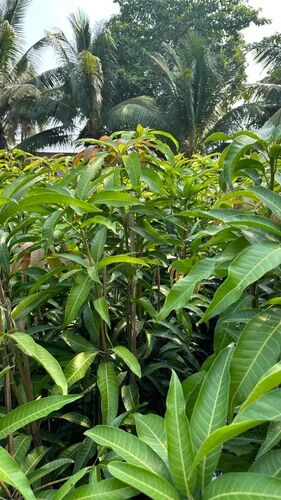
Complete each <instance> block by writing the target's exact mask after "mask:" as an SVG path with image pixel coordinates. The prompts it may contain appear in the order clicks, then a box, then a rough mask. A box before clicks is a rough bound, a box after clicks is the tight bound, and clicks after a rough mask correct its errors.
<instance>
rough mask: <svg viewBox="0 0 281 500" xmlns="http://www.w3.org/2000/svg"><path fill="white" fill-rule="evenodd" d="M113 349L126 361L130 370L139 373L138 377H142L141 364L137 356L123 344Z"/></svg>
mask: <svg viewBox="0 0 281 500" xmlns="http://www.w3.org/2000/svg"><path fill="white" fill-rule="evenodd" d="M112 351H113V352H114V353H115V354H117V356H119V358H121V359H122V360H123V361H124V363H125V364H126V365H127V366H128V368H130V370H131V371H132V372H133V373H134V374H135V375H137V377H139V378H141V366H140V364H139V362H138V360H137V358H136V356H135V355H134V354H133V353H132V352H130V351H129V349H127V347H124V346H122V345H119V346H117V347H113V349H112Z"/></svg>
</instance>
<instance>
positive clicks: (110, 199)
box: [91, 190, 142, 211]
mask: <svg viewBox="0 0 281 500" xmlns="http://www.w3.org/2000/svg"><path fill="white" fill-rule="evenodd" d="M91 201H92V202H93V203H95V204H96V205H108V206H109V207H110V206H113V207H130V206H132V205H142V202H141V201H140V200H138V199H137V198H134V196H132V195H131V194H128V193H120V192H119V191H109V190H106V191H101V192H100V193H96V194H94V195H93V196H92V197H91ZM93 211H94V210H93Z"/></svg>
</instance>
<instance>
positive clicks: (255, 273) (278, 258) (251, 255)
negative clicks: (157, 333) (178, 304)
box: [200, 243, 281, 323]
mask: <svg viewBox="0 0 281 500" xmlns="http://www.w3.org/2000/svg"><path fill="white" fill-rule="evenodd" d="M280 264H281V246H280V245H278V244H275V243H258V244H256V245H252V246H250V247H247V248H245V249H244V250H243V251H242V252H241V253H240V254H239V255H238V256H237V257H236V259H234V261H233V262H232V263H231V264H230V266H229V270H228V277H227V279H226V280H225V281H224V283H223V284H222V285H221V286H220V287H219V289H218V290H217V291H216V293H215V295H214V298H213V300H212V302H211V303H210V305H209V307H208V309H207V311H206V312H205V314H204V315H203V317H202V318H201V320H200V323H202V322H203V321H207V320H208V319H210V318H213V317H214V316H216V315H217V314H219V313H221V312H222V311H224V310H225V309H226V308H227V307H229V306H230V305H231V304H233V303H234V302H236V301H237V300H238V299H239V298H240V297H241V295H242V293H243V291H244V290H245V288H247V287H248V286H249V285H250V284H251V283H254V282H255V281H257V280H258V279H260V278H261V277H262V276H264V275H265V274H266V273H267V272H268V271H271V270H272V269H274V268H275V267H277V266H279V265H280Z"/></svg>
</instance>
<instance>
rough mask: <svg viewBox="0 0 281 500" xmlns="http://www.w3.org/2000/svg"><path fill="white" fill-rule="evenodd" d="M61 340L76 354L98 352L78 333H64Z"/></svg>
mask: <svg viewBox="0 0 281 500" xmlns="http://www.w3.org/2000/svg"><path fill="white" fill-rule="evenodd" d="M61 338H62V339H63V340H64V342H65V343H66V344H67V345H69V347H71V349H72V350H73V351H74V352H97V349H96V348H95V347H94V346H93V345H92V344H91V342H89V341H88V340H87V339H84V337H82V336H81V335H79V334H78V333H77V332H75V333H74V332H63V333H62V335H61Z"/></svg>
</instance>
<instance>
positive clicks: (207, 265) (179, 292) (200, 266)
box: [157, 259, 215, 320]
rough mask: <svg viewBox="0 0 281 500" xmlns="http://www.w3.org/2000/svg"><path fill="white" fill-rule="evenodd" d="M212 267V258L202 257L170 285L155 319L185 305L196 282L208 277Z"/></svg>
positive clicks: (164, 316) (163, 316) (213, 262)
mask: <svg viewBox="0 0 281 500" xmlns="http://www.w3.org/2000/svg"><path fill="white" fill-rule="evenodd" d="M214 268H215V260H214V259H204V260H202V261H200V262H198V263H197V264H195V266H194V267H193V268H192V269H191V271H190V272H189V274H188V275H187V276H186V277H185V278H183V279H180V280H179V281H177V282H176V283H175V284H174V285H173V286H172V288H171V290H170V292H169V293H168V295H167V297H166V300H165V303H164V306H163V308H162V309H161V311H160V313H159V315H158V316H157V319H158V320H163V319H165V318H166V317H167V316H168V315H169V314H170V312H171V311H173V310H176V311H177V310H178V309H181V308H183V307H185V306H186V305H187V304H188V302H189V300H190V298H191V296H192V294H193V292H194V289H195V286H196V285H197V283H199V282H200V281H202V280H204V279H207V278H209V277H210V276H211V275H212V273H213V271H214Z"/></svg>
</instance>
